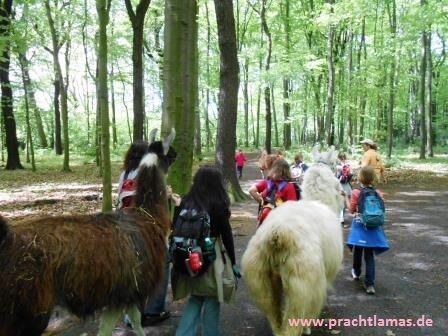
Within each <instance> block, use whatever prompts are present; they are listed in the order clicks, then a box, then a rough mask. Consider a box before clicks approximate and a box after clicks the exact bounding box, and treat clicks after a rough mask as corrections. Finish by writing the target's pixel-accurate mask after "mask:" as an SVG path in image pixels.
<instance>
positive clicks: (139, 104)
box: [125, 0, 151, 141]
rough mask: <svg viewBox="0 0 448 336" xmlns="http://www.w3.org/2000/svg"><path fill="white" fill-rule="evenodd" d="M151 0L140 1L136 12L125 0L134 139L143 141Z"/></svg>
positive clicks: (129, 1) (129, 2) (128, 1)
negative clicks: (146, 34)
mask: <svg viewBox="0 0 448 336" xmlns="http://www.w3.org/2000/svg"><path fill="white" fill-rule="evenodd" d="M150 3H151V0H140V2H139V3H138V5H137V7H136V9H135V11H134V8H133V7H132V3H131V0H125V4H126V9H127V12H128V16H129V19H130V20H131V25H132V76H133V84H132V92H133V107H134V132H133V139H134V141H135V140H141V139H143V129H144V124H145V94H144V85H143V80H144V78H143V75H144V71H143V31H144V28H145V16H146V12H147V11H148V7H149V4H150Z"/></svg>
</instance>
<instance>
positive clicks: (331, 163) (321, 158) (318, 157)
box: [311, 144, 338, 173]
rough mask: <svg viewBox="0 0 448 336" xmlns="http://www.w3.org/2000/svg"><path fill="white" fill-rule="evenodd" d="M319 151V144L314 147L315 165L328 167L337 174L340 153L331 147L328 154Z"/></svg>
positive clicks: (312, 153)
mask: <svg viewBox="0 0 448 336" xmlns="http://www.w3.org/2000/svg"><path fill="white" fill-rule="evenodd" d="M319 149H320V145H319V144H317V145H315V146H314V147H313V150H312V152H311V155H312V156H313V161H314V163H318V164H324V165H327V166H328V167H329V168H330V169H331V170H332V171H333V172H334V173H336V166H337V162H338V151H337V150H335V148H334V146H331V147H330V149H329V150H328V151H327V152H320V150H319Z"/></svg>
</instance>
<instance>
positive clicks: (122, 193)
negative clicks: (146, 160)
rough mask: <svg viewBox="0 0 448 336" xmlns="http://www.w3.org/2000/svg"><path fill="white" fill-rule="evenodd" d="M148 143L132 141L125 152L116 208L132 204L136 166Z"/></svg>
mask: <svg viewBox="0 0 448 336" xmlns="http://www.w3.org/2000/svg"><path fill="white" fill-rule="evenodd" d="M148 150H149V143H148V142H147V141H144V140H137V141H134V142H133V143H132V144H131V146H130V147H129V149H128V151H127V152H126V155H125V158H124V163H123V171H122V172H121V174H120V177H119V180H118V199H117V209H122V208H128V207H130V206H132V204H133V196H134V195H135V187H136V185H135V181H134V180H135V178H136V177H137V173H138V166H139V164H140V161H141V159H142V157H143V156H145V154H147V153H148Z"/></svg>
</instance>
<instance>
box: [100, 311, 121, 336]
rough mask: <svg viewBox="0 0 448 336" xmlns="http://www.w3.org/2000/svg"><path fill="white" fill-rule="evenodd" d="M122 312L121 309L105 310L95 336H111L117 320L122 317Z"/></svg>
mask: <svg viewBox="0 0 448 336" xmlns="http://www.w3.org/2000/svg"><path fill="white" fill-rule="evenodd" d="M123 315H124V310H123V309H121V308H112V307H107V308H105V309H104V310H103V311H102V313H101V317H100V327H99V329H98V334H97V336H111V335H112V332H113V331H114V329H115V326H116V324H117V322H118V320H119V319H120V318H121V317H123Z"/></svg>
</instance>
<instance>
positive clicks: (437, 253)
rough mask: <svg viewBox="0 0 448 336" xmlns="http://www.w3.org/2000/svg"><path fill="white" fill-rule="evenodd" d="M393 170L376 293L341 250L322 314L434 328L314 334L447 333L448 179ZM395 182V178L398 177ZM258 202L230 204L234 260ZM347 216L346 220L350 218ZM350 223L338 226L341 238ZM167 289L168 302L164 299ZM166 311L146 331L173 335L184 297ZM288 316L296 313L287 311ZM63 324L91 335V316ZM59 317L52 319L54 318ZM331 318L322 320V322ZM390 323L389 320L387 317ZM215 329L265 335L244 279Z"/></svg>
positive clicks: (251, 165)
mask: <svg viewBox="0 0 448 336" xmlns="http://www.w3.org/2000/svg"><path fill="white" fill-rule="evenodd" d="M256 163H257V156H256V155H255V154H249V155H248V163H247V165H246V166H245V168H244V171H243V178H242V180H241V185H242V187H243V190H247V189H248V187H249V186H250V185H251V184H252V183H254V182H255V181H256V180H257V179H259V178H260V177H261V175H260V172H259V170H258V168H257V166H256ZM403 174H404V173H397V176H396V178H395V182H393V181H392V182H391V183H390V184H387V185H384V186H382V187H381V189H382V190H383V191H384V192H385V198H386V206H387V223H386V225H385V232H386V234H387V236H388V239H389V242H390V245H391V249H390V250H389V251H388V252H386V253H384V254H382V255H380V256H378V257H377V258H376V284H375V287H376V290H377V294H376V295H375V296H368V295H366V294H365V292H364V290H363V289H362V286H361V283H360V282H354V281H353V280H351V276H350V269H351V263H352V256H351V254H350V252H349V250H348V249H345V252H344V261H343V267H342V269H341V272H340V273H339V275H338V277H337V278H336V281H335V283H334V289H333V290H331V291H330V293H329V295H328V302H327V305H326V307H325V309H324V311H323V312H322V315H321V317H322V318H326V319H345V320H341V322H343V323H346V322H347V320H346V319H358V316H359V315H362V317H363V318H365V319H367V318H368V317H372V318H373V316H374V315H376V316H377V320H378V319H413V322H416V321H417V319H418V318H421V317H422V315H424V316H425V317H426V318H431V319H432V321H433V326H432V327H418V326H413V327H400V326H384V327H379V326H376V327H368V326H362V327H349V326H343V325H341V326H337V327H334V328H332V329H331V330H330V328H329V327H321V328H314V329H313V332H312V335H315V336H323V335H338V334H339V335H348V336H358V335H362V336H377V335H378V336H379V335H389V336H393V335H397V336H398V335H403V336H417V335H431V336H442V335H446V330H447V329H448V307H447V305H446V302H447V301H448V281H447V279H448V264H447V263H446V251H447V247H448V224H447V221H446V218H447V216H448V209H447V207H446V205H447V204H448V191H447V190H446V186H447V185H448V183H447V182H448V177H447V176H446V175H445V176H432V177H431V178H429V177H428V178H426V177H425V175H421V176H419V175H416V176H415V178H411V179H404V180H403V179H402V178H401V177H402V176H403ZM397 181H398V182H397ZM256 212H257V205H256V203H255V202H254V201H252V200H249V201H246V202H242V203H237V204H234V205H233V206H232V218H231V223H232V227H233V230H234V239H235V249H236V254H237V260H238V264H239V263H240V260H241V256H242V254H243V252H244V250H245V247H246V245H247V243H248V241H249V239H250V237H251V236H252V234H253V233H254V232H255V223H256ZM349 221H350V218H348V217H347V218H346V222H347V223H349ZM348 230H349V229H344V238H346V237H347V234H348ZM170 297H171V296H170V294H168V300H170ZM169 308H170V310H171V313H172V317H171V318H170V319H168V320H166V321H164V322H163V323H161V324H159V325H157V326H155V327H149V328H145V332H146V334H147V335H173V334H174V331H175V328H176V325H177V324H178V322H179V318H180V316H181V313H182V302H176V303H172V302H170V303H169ZM292 318H294V317H293V316H292ZM70 319H72V318H71V317H68V320H69V323H68V324H66V327H68V328H64V330H63V331H62V330H61V331H60V332H58V333H49V334H52V335H67V336H75V335H76V336H78V335H83V336H90V335H95V332H96V328H97V321H94V320H90V321H86V322H85V323H80V322H79V321H76V320H73V319H72V320H71V322H70ZM58 320H60V319H55V320H54V322H58ZM328 321H329V320H327V322H328ZM392 323H395V321H394V322H392ZM221 332H222V335H224V336H227V335H229V336H246V335H247V336H271V335H272V333H271V331H270V327H269V324H268V322H267V320H266V319H265V318H264V316H263V315H262V314H261V313H260V311H259V310H258V309H257V308H256V306H255V305H254V304H253V302H252V300H251V298H250V297H249V295H248V292H247V289H246V287H245V284H244V279H242V280H241V281H240V282H239V288H238V291H237V298H236V304H235V305H223V306H222V310H221ZM123 335H133V332H132V331H131V330H129V329H127V328H125V327H123V326H119V327H117V329H116V331H115V332H114V336H123Z"/></svg>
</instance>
